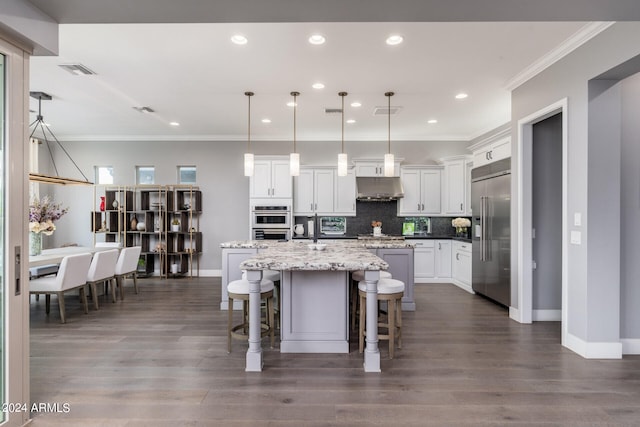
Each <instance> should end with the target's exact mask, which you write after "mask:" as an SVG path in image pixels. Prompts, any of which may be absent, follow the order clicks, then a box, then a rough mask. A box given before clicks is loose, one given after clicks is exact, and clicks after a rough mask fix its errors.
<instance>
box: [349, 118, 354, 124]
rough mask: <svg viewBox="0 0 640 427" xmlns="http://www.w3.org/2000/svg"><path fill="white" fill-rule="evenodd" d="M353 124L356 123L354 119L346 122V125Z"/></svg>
mask: <svg viewBox="0 0 640 427" xmlns="http://www.w3.org/2000/svg"><path fill="white" fill-rule="evenodd" d="M355 122H356V121H355V119H349V120H347V123H349V124H352V123H355Z"/></svg>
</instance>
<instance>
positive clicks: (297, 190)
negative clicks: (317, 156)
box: [293, 167, 356, 215]
mask: <svg viewBox="0 0 640 427" xmlns="http://www.w3.org/2000/svg"><path fill="white" fill-rule="evenodd" d="M293 181H294V197H293V211H294V214H295V215H314V214H318V215H355V211H356V206H355V202H356V182H355V173H354V171H353V170H350V171H349V174H348V175H347V176H345V177H341V176H340V177H339V176H338V174H337V171H336V168H329V167H327V168H305V167H302V168H301V170H300V176H297V177H295V178H294V180H293Z"/></svg>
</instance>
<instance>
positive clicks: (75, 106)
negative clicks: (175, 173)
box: [30, 22, 585, 141]
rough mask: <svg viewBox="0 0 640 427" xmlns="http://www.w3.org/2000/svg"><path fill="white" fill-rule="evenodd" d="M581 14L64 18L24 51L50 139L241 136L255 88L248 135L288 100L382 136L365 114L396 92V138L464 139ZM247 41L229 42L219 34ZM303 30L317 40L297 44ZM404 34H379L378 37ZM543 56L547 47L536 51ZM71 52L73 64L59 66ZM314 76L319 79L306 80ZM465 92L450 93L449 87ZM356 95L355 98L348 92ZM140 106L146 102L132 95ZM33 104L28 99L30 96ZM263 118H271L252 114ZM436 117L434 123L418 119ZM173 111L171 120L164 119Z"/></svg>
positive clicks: (315, 121) (309, 133) (315, 120)
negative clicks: (50, 46)
mask: <svg viewBox="0 0 640 427" xmlns="http://www.w3.org/2000/svg"><path fill="white" fill-rule="evenodd" d="M584 26H585V23H580V22H569V23H567V22H542V23H540V22H518V23H514V22H486V23H479V22H475V23H474V22H458V23H434V22H431V23H428V22H427V23H390V22H383V23H277V24H276V23H252V24H244V23H210V24H208V23H204V24H63V25H61V26H60V56H58V57H33V58H32V61H31V80H30V87H31V90H32V91H42V92H46V93H48V94H50V95H52V96H53V100H52V101H43V106H42V112H43V116H44V118H45V121H46V122H48V123H50V124H51V127H50V129H51V130H53V132H54V133H55V135H56V136H57V137H58V138H59V139H60V140H210V139H213V140H243V139H246V135H247V99H246V97H245V96H244V92H245V91H248V90H251V91H253V92H255V94H256V95H255V96H254V97H253V98H252V126H251V132H252V139H255V140H290V139H292V137H293V111H292V108H290V107H287V106H286V103H287V102H288V101H290V100H291V96H290V95H289V93H290V92H291V91H293V90H296V91H299V92H301V95H300V97H299V99H298V111H297V117H298V120H297V129H298V132H297V137H298V139H299V140H331V141H333V140H339V139H340V115H326V114H325V113H324V109H325V108H338V107H340V97H339V96H338V92H339V91H346V92H348V93H349V95H348V96H347V97H346V98H345V103H346V108H345V119H351V118H353V119H355V120H356V123H355V124H349V125H346V126H345V139H346V140H385V139H386V138H387V117H386V116H374V115H373V110H374V108H375V107H377V106H386V104H387V99H386V97H385V96H384V93H385V92H386V91H394V92H395V93H396V95H395V96H394V97H393V98H392V100H391V103H392V106H401V107H402V110H401V112H400V113H399V114H398V115H397V116H392V120H391V134H392V139H394V140H418V141H420V140H461V139H462V140H468V139H471V138H473V137H476V136H478V135H480V134H482V133H484V132H486V131H488V130H491V129H493V128H495V127H497V126H500V125H502V124H504V123H506V122H507V121H508V120H509V119H510V116H509V110H510V92H509V90H508V88H507V85H508V84H509V82H510V81H512V79H514V78H517V76H518V75H520V74H521V73H523V72H525V71H527V69H528V67H531V66H532V65H534V64H536V63H537V62H538V61H540V60H542V59H544V58H545V57H546V55H548V54H549V53H550V52H552V51H554V50H555V49H557V48H558V47H559V46H561V45H563V44H564V43H565V42H566V41H567V40H568V39H570V38H571V37H572V36H574V35H575V34H576V33H577V32H579V31H580V30H581V29H582V28H584ZM236 33H241V34H243V35H245V36H246V37H247V38H248V40H249V42H248V43H247V44H246V45H244V46H238V45H234V44H233V43H231V42H230V37H231V36H232V35H234V34H236ZM312 33H321V34H323V35H324V36H325V37H326V38H327V42H326V43H325V44H324V45H322V46H314V45H311V44H309V43H308V42H307V38H308V37H309V36H310V35H311V34H312ZM392 33H397V34H401V35H402V36H403V37H404V42H403V43H402V44H401V45H398V46H388V45H386V44H385V38H386V37H387V36H388V35H389V34H392ZM547 59H548V58H547ZM67 63H81V64H83V65H85V66H86V67H88V68H90V69H91V70H93V71H95V72H96V73H97V74H96V75H94V76H75V75H72V74H70V73H69V72H67V71H65V70H63V69H62V68H60V67H59V66H58V65H60V64H67ZM315 82H322V83H324V84H325V88H324V89H322V90H316V89H312V87H311V85H312V84H313V83H315ZM461 91H464V92H467V93H468V94H469V97H468V98H467V99H465V100H456V99H455V98H454V95H455V94H456V93H458V92H461ZM353 101H360V102H361V103H362V107H360V108H353V107H350V106H349V104H350V103H351V102H353ZM139 106H149V107H151V108H153V109H154V110H155V113H151V114H148V113H147V114H144V113H140V112H138V111H136V110H135V109H134V108H133V107H139ZM31 109H32V110H37V101H35V100H32V104H31ZM263 118H269V119H271V120H272V122H271V123H269V124H263V123H261V119H263ZM432 118H435V119H437V120H438V123H437V124H428V123H427V120H429V119H432ZM170 121H177V122H179V123H180V126H178V127H173V126H170V125H169V122H170Z"/></svg>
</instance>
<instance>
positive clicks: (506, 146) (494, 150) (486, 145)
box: [469, 129, 511, 168]
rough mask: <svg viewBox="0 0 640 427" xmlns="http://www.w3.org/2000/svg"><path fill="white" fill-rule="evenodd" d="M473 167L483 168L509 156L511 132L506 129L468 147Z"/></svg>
mask: <svg viewBox="0 0 640 427" xmlns="http://www.w3.org/2000/svg"><path fill="white" fill-rule="evenodd" d="M469 149H470V150H471V151H473V167H474V168H477V167H478V166H483V165H486V164H488V163H492V162H495V161H498V160H502V159H506V158H507V157H510V156H511V130H510V129H506V130H504V131H502V132H500V133H498V134H496V135H493V136H491V137H489V138H487V139H485V140H483V141H480V142H478V143H476V144H474V145H472V146H470V147H469Z"/></svg>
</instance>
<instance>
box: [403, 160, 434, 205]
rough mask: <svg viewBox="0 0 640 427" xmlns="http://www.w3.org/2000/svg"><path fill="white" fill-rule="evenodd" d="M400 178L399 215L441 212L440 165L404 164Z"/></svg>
mask: <svg viewBox="0 0 640 427" xmlns="http://www.w3.org/2000/svg"><path fill="white" fill-rule="evenodd" d="M400 179H401V180H402V187H403V190H404V197H403V198H401V199H400V201H399V202H398V215H399V216H407V215H412V216H421V215H433V214H440V213H441V207H442V204H441V185H442V166H405V167H403V168H402V170H401V172H400Z"/></svg>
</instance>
